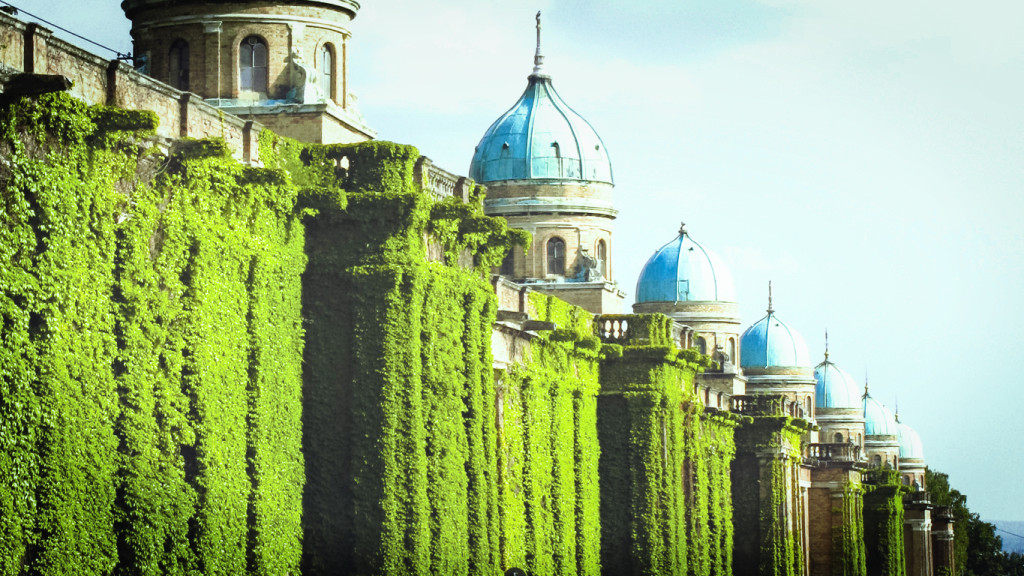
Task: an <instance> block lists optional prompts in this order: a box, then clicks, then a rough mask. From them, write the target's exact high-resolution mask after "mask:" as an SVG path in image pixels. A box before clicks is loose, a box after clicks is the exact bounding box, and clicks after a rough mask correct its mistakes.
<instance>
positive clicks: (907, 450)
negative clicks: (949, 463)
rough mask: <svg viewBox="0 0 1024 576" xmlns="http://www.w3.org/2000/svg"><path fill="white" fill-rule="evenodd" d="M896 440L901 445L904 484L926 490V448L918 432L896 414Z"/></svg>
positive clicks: (901, 469)
mask: <svg viewBox="0 0 1024 576" xmlns="http://www.w3.org/2000/svg"><path fill="white" fill-rule="evenodd" d="M896 438H897V440H898V441H899V445H900V476H901V477H902V479H903V484H905V485H907V486H914V487H915V488H916V489H918V490H920V489H923V488H925V462H924V447H923V445H922V444H921V437H920V436H918V435H917V432H916V431H915V430H914V429H913V428H911V427H910V426H907V425H906V424H904V423H903V422H900V416H899V414H898V413H897V414H896Z"/></svg>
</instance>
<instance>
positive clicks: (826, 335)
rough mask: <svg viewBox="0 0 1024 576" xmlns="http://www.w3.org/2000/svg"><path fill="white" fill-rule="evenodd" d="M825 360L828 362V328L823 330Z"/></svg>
mask: <svg viewBox="0 0 1024 576" xmlns="http://www.w3.org/2000/svg"><path fill="white" fill-rule="evenodd" d="M825 360H828V328H825Z"/></svg>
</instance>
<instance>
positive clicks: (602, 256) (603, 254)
mask: <svg viewBox="0 0 1024 576" xmlns="http://www.w3.org/2000/svg"><path fill="white" fill-rule="evenodd" d="M597 266H598V268H597V269H598V270H600V272H601V276H603V277H605V278H607V277H608V245H607V244H605V243H604V240H598V241H597Z"/></svg>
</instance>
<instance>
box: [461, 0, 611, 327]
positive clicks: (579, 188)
mask: <svg viewBox="0 0 1024 576" xmlns="http://www.w3.org/2000/svg"><path fill="white" fill-rule="evenodd" d="M540 32H541V22H540V12H538V13H537V51H536V53H535V54H534V58H533V64H534V66H533V73H532V74H530V76H529V77H528V78H527V83H526V90H525V91H524V92H523V94H522V96H520V97H519V100H518V101H517V102H516V103H515V105H514V106H512V108H511V109H509V110H508V111H507V112H505V113H504V114H502V115H501V116H500V117H499V118H498V119H497V120H496V121H495V122H494V123H493V124H491V126H490V128H488V129H487V131H486V132H484V135H483V138H481V139H480V143H479V144H478V145H477V147H476V150H475V151H474V152H473V159H472V161H471V162H470V165H469V176H470V178H472V179H473V180H475V181H477V182H479V183H481V184H485V185H486V186H487V194H486V196H485V198H484V212H485V213H486V214H487V215H488V216H500V217H503V218H505V219H506V220H508V223H509V225H510V226H512V227H513V228H519V229H521V230H526V231H527V232H530V233H531V234H532V235H533V243H532V245H530V246H529V249H528V250H525V251H524V250H523V249H522V248H518V247H517V248H514V249H513V251H512V253H511V254H509V257H508V258H507V259H506V261H505V263H504V264H503V265H502V267H501V271H500V272H501V275H502V276H505V277H508V278H510V279H511V280H512V281H514V282H517V283H521V284H529V285H531V287H532V288H534V289H537V290H543V291H547V292H551V293H557V295H558V297H559V298H562V299H563V300H567V301H569V302H570V303H572V304H576V305H578V306H581V307H583V308H585V309H586V310H588V311H589V312H592V313H596V314H607V313H618V312H621V307H622V299H623V297H624V296H625V294H624V293H623V292H621V291H620V290H619V289H618V287H617V286H616V285H615V284H614V267H613V266H612V264H613V258H612V223H613V221H614V220H615V216H616V214H618V211H617V210H616V209H615V206H614V204H613V202H612V190H613V188H614V184H613V180H612V164H611V161H610V160H609V158H608V152H607V150H606V149H605V146H604V142H602V141H601V137H600V136H598V135H597V132H596V131H595V130H594V128H593V127H592V126H591V125H590V124H589V123H588V122H587V121H586V120H584V119H583V117H582V116H580V115H579V114H577V113H576V112H575V111H574V110H573V109H572V108H570V107H569V106H568V105H567V104H566V103H565V101H563V100H562V98H561V97H560V96H559V95H558V92H556V91H555V87H554V85H553V84H552V82H551V77H550V76H548V75H547V74H545V73H544V71H543V63H544V57H543V56H542V55H541V50H540V38H541V34H540Z"/></svg>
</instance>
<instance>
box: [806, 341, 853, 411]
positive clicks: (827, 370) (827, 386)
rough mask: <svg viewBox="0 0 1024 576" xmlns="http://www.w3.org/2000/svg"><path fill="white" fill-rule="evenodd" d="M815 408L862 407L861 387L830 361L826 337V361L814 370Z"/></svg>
mask: <svg viewBox="0 0 1024 576" xmlns="http://www.w3.org/2000/svg"><path fill="white" fill-rule="evenodd" d="M814 379H815V381H816V382H817V386H816V387H815V407H816V408H824V409H833V408H843V409H854V410H857V409H859V408H860V407H861V397H860V389H859V388H860V387H859V386H857V382H856V380H854V379H853V376H851V375H850V374H849V373H848V372H846V371H845V370H843V369H841V368H839V367H838V366H836V365H835V364H834V363H833V362H832V361H831V360H829V359H828V336H827V335H826V336H825V359H824V360H823V361H822V362H821V364H818V365H817V366H816V367H815V368H814Z"/></svg>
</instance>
